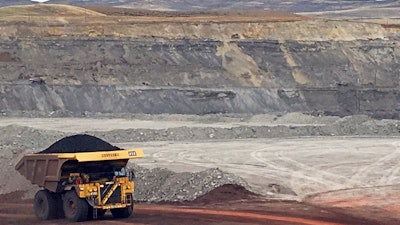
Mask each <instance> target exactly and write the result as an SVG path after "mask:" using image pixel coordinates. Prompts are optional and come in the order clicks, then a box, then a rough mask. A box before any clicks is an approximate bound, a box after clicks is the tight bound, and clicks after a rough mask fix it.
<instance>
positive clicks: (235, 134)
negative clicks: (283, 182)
mask: <svg viewBox="0 0 400 225" xmlns="http://www.w3.org/2000/svg"><path fill="white" fill-rule="evenodd" d="M7 119H15V120H14V121H18V120H23V119H24V118H1V120H0V133H2V134H3V135H1V136H0V170H1V171H7V172H3V173H0V180H3V181H5V180H7V182H0V194H5V193H10V192H12V191H16V190H17V191H18V190H21V191H28V192H26V194H25V197H26V198H31V197H32V196H33V194H34V193H35V191H36V190H37V188H35V187H33V186H32V185H31V184H29V182H28V181H26V180H25V179H24V178H23V177H22V176H20V175H19V174H17V172H16V171H15V170H14V165H15V163H16V162H17V160H18V156H19V155H20V154H21V153H24V152H39V151H42V150H43V149H46V148H47V147H49V146H51V145H52V144H53V143H54V142H56V141H57V140H60V139H61V138H63V137H65V136H69V135H74V134H77V133H86V134H90V135H94V136H96V137H99V138H101V139H103V140H106V141H107V142H110V143H124V142H143V144H144V145H145V143H146V142H151V141H172V142H176V141H179V142H184V141H190V142H197V141H215V140H234V139H248V138H251V139H253V138H283V137H301V136H348V135H369V136H399V130H400V129H399V124H400V122H399V121H398V120H374V119H371V118H369V117H366V116H349V117H344V118H339V117H314V116H310V115H304V114H299V113H291V114H286V115H257V116H248V117H246V116H235V115H230V116H226V115H225V116H216V115H212V116H211V115H210V116H179V115H170V116H168V115H135V116H131V117H130V118H127V117H123V118H122V119H124V120H126V121H122V122H121V121H120V123H125V122H127V121H128V122H129V121H132V120H134V123H133V124H132V125H129V126H127V127H124V129H113V127H112V126H111V125H110V126H109V127H108V128H109V130H104V131H96V130H98V129H97V128H96V127H94V128H93V129H91V130H88V131H84V130H82V128H81V129H75V128H74V129H75V130H76V132H71V131H55V130H52V129H48V128H49V127H51V126H50V124H52V119H51V118H49V119H43V121H41V122H40V121H39V122H36V123H34V125H30V123H29V119H27V118H25V119H27V121H26V122H25V125H24V124H19V123H16V122H10V123H7ZM59 119H60V118H59ZM98 119H101V120H103V121H105V119H104V118H98ZM46 120H47V124H46V122H45V121H46ZM61 120H62V121H64V124H68V123H69V121H73V120H74V118H61ZM88 120H89V119H88ZM1 121H2V122H1ZM111 121H112V120H111ZM149 121H153V122H155V124H159V126H156V127H151V126H150V127H143V128H135V127H134V126H135V125H134V124H138V125H140V124H141V123H140V122H149ZM3 122H4V123H3ZM167 122H168V123H167ZM188 122H190V123H188ZM79 123H80V124H81V126H82V127H88V126H85V123H84V121H79ZM87 123H89V124H92V123H93V121H90V120H89V121H87ZM15 124H18V125H15ZM165 124H168V125H165ZM171 124H174V125H173V126H172V125H171ZM179 124H184V126H179ZM199 124H201V126H200V125H199ZM221 124H224V125H223V126H222V125H221ZM28 125H29V127H28ZM139 127H140V126H139ZM61 130H62V129H61ZM131 166H132V167H133V168H134V170H135V173H136V177H137V178H136V179H137V183H136V185H137V186H136V187H137V189H136V190H137V192H136V194H135V199H136V200H138V201H154V202H160V201H161V202H162V201H185V200H193V199H195V198H197V197H199V196H202V195H203V194H205V193H207V192H209V191H211V190H213V189H215V188H216V187H219V186H222V185H224V184H238V185H241V186H243V187H245V188H247V189H249V190H251V187H249V185H248V184H247V183H246V181H245V180H243V179H242V178H240V177H238V176H236V175H234V174H231V173H227V172H225V171H221V170H220V169H218V168H217V166H218V165H216V167H215V168H210V169H207V170H204V171H200V172H183V173H181V172H173V171H170V170H167V169H165V168H152V169H149V168H143V167H141V166H138V165H133V164H132V165H131ZM15 187H17V188H15ZM266 188H269V189H271V190H273V189H274V187H266ZM280 188H281V189H286V190H287V192H288V193H290V192H291V190H290V189H289V188H287V187H284V186H281V187H280Z"/></svg>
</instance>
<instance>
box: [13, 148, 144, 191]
mask: <svg viewBox="0 0 400 225" xmlns="http://www.w3.org/2000/svg"><path fill="white" fill-rule="evenodd" d="M141 157H143V151H142V150H141V149H126V150H114V151H95V152H77V153H47V154H25V155H23V156H22V157H21V158H20V159H19V161H18V163H17V164H16V166H15V169H16V170H17V171H18V172H19V173H20V174H21V175H23V176H24V177H25V178H26V179H28V180H29V181H31V183H32V184H37V185H39V186H40V187H45V188H46V189H48V190H50V191H53V192H56V190H57V186H58V183H59V181H60V180H61V176H62V171H63V169H65V168H66V167H67V165H68V164H69V163H74V164H75V165H79V164H85V163H86V164H88V163H91V162H93V163H96V162H101V164H102V165H103V164H104V166H107V164H118V165H120V166H125V165H126V163H127V162H128V160H129V159H133V158H141Z"/></svg>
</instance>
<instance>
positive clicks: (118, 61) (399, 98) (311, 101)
mask: <svg viewBox="0 0 400 225" xmlns="http://www.w3.org/2000/svg"><path fill="white" fill-rule="evenodd" d="M233 38H235V37H233ZM399 45H400V42H399V40H397V39H392V40H359V41H308V42H307V41H277V40H250V39H247V40H240V39H231V40H227V41H219V40H210V39H202V40H198V39H196V40H192V39H176V40H167V39H157V38H153V39H148V38H146V39H137V38H136V39H132V38H113V37H102V38H57V39H56V38H54V39H53V38H42V39H14V40H2V41H1V42H0V78H1V84H0V110H1V111H2V112H19V111H36V112H44V113H48V112H54V111H57V112H65V113H72V114H80V113H84V112H94V113H109V112H116V113H150V114H158V113H179V114H180V113H183V114H208V113H251V114H258V113H281V112H293V111H300V112H306V113H314V114H328V115H340V116H345V115H352V114H367V115H370V116H374V117H379V118H399V117H400V116H399V112H400V94H399V92H400V91H399V90H400V89H399V74H400V72H399V71H400V66H399V63H398V62H399V59H400V48H399ZM30 78H41V79H43V80H44V81H45V83H44V84H36V83H33V84H31V83H30V81H29V79H30Z"/></svg>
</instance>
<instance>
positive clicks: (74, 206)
mask: <svg viewBox="0 0 400 225" xmlns="http://www.w3.org/2000/svg"><path fill="white" fill-rule="evenodd" d="M142 156H143V151H142V150H141V149H131V150H113V151H94V152H78V153H46V154H25V155H23V156H22V157H21V158H20V160H19V161H18V163H17V164H16V166H15V169H16V170H17V171H18V172H19V173H20V174H22V175H23V176H24V177H25V178H26V179H28V180H29V181H31V182H32V184H37V185H39V186H40V187H42V188H43V190H40V191H38V192H37V193H36V195H35V199H34V212H35V214H36V216H37V217H38V218H40V219H43V220H48V219H56V218H63V217H65V218H67V219H68V220H70V221H74V222H77V221H84V220H88V219H93V218H94V219H96V218H98V217H101V216H102V215H104V213H105V212H106V211H107V210H110V211H111V213H112V215H113V216H114V217H115V218H125V217H129V216H130V215H131V214H132V211H133V197H132V194H133V191H134V186H135V184H134V181H133V177H134V174H133V171H127V169H126V164H127V163H128V160H129V159H132V158H141V157H142Z"/></svg>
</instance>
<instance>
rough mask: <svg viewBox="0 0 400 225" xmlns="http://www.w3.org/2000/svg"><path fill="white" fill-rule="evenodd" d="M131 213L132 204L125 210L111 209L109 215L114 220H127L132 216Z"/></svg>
mask: <svg viewBox="0 0 400 225" xmlns="http://www.w3.org/2000/svg"><path fill="white" fill-rule="evenodd" d="M132 212H133V204H132V205H131V206H128V207H126V208H121V209H111V214H112V215H113V217H114V218H128V217H130V216H131V215H132Z"/></svg>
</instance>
